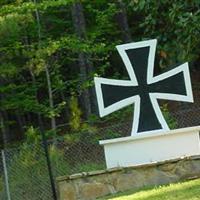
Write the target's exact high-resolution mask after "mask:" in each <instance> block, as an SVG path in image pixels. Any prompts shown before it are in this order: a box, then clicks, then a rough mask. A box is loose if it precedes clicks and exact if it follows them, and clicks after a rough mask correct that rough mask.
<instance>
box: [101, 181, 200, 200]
mask: <svg viewBox="0 0 200 200" xmlns="http://www.w3.org/2000/svg"><path fill="white" fill-rule="evenodd" d="M101 200H200V179H196V180H192V181H187V182H182V183H176V184H170V185H166V186H159V187H156V188H151V189H141V190H139V191H129V192H126V193H121V194H118V195H115V196H109V197H107V198H103V199H101Z"/></svg>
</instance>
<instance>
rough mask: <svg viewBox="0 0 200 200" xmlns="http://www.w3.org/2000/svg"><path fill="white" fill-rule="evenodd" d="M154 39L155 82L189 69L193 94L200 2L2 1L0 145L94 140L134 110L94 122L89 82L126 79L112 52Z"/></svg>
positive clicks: (199, 53) (198, 65)
mask: <svg viewBox="0 0 200 200" xmlns="http://www.w3.org/2000/svg"><path fill="white" fill-rule="evenodd" d="M153 38H156V39H158V46H157V52H156V61H155V72H154V74H158V73H161V72H162V71H166V70H169V69H171V68H172V66H175V65H177V64H179V63H183V62H186V61H189V63H190V70H191V75H192V82H193V85H195V87H193V90H194V91H199V87H200V86H199V80H200V2H199V1H198V0H196V1H195V0H192V1H189V0H187V1H185V0H181V1H180V0H173V1H172V0H168V1H165V0H160V1H155V0H139V1H138V0H124V1H122V0H115V1H114V0H113V1H112V0H111V1H106V0H96V1H89V0H82V1H78V0H77V1H76V0H55V1H54V0H3V1H2V0H1V1H0V130H1V135H0V137H1V145H8V144H13V143H16V141H22V140H24V139H25V138H27V136H28V137H29V139H30V140H31V141H34V140H40V138H41V136H40V131H41V130H42V131H43V130H44V131H45V133H46V137H47V138H48V139H51V138H54V137H57V136H60V135H62V136H64V137H65V139H66V140H67V141H68V142H74V141H78V140H82V139H84V138H85V134H86V133H87V135H88V134H89V136H90V138H95V139H96V140H97V139H99V138H98V137H99V136H98V137H97V135H95V130H96V129H97V128H98V127H101V128H102V127H104V126H105V125H107V124H109V123H110V124H113V123H116V121H117V122H118V120H124V119H126V116H127V115H131V113H132V112H131V110H132V107H131V109H128V110H127V109H126V110H123V111H121V112H123V113H120V114H119V113H117V114H113V115H111V116H109V117H107V118H105V119H103V120H100V119H99V117H98V110H97V105H96V104H97V102H96V97H95V92H94V83H93V78H94V76H102V77H110V78H119V79H128V74H127V72H126V70H125V68H124V65H123V63H122V61H121V59H120V56H119V55H118V53H117V50H116V48H115V46H116V45H118V44H122V43H128V42H133V41H140V40H145V39H153ZM194 83H195V84H194ZM164 109H165V110H166V108H164ZM111 135H112V133H111ZM112 136H113V135H112Z"/></svg>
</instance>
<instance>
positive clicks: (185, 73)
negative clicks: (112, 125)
mask: <svg viewBox="0 0 200 200" xmlns="http://www.w3.org/2000/svg"><path fill="white" fill-rule="evenodd" d="M156 43H157V40H155V39H154V40H148V41H142V42H136V43H128V44H123V45H118V46H117V50H118V52H119V54H120V56H121V58H122V60H123V62H124V64H125V67H126V69H127V72H128V74H129V78H130V80H116V79H107V78H100V77H95V78H94V81H95V89H96V94H97V102H98V107H99V113H100V116H101V117H103V116H105V115H108V114H110V113H112V112H114V111H116V110H119V109H121V108H123V107H125V106H128V105H130V104H134V116H133V125H132V131H131V136H129V137H123V138H116V139H110V140H103V141H100V144H101V145H104V150H105V157H106V164H107V168H112V167H126V166H135V165H141V164H149V163H153V162H160V161H164V160H170V159H175V158H180V157H185V156H192V155H200V141H199V130H200V126H197V127H190V128H182V129H176V130H169V127H168V125H167V123H166V121H165V119H164V117H163V115H162V112H161V110H160V107H159V105H158V101H157V100H158V99H165V100H173V101H185V102H193V94H192V87H191V80H190V73H189V67H188V63H184V64H182V65H180V66H177V67H176V68H174V69H172V70H170V71H167V72H165V73H162V74H160V75H157V76H154V75H153V73H154V60H155V51H156Z"/></svg>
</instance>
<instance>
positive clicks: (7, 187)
mask: <svg viewBox="0 0 200 200" xmlns="http://www.w3.org/2000/svg"><path fill="white" fill-rule="evenodd" d="M1 154H2V161H3V172H4V177H5V179H4V180H5V185H6V194H7V197H8V200H11V197H10V189H9V181H8V171H7V166H6V157H5V152H4V150H3V149H2V150H1Z"/></svg>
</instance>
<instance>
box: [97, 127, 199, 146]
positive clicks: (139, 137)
mask: <svg viewBox="0 0 200 200" xmlns="http://www.w3.org/2000/svg"><path fill="white" fill-rule="evenodd" d="M198 131H200V126H193V127H187V128H180V129H174V130H170V131H165V132H152V133H150V134H141V135H140V134H138V135H134V136H128V137H121V138H114V139H108V140H100V141H99V144H100V145H107V144H113V143H121V142H129V141H133V140H143V139H150V138H154V137H160V136H169V135H173V134H181V133H183V134H184V133H187V132H188V134H190V133H194V132H198Z"/></svg>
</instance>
